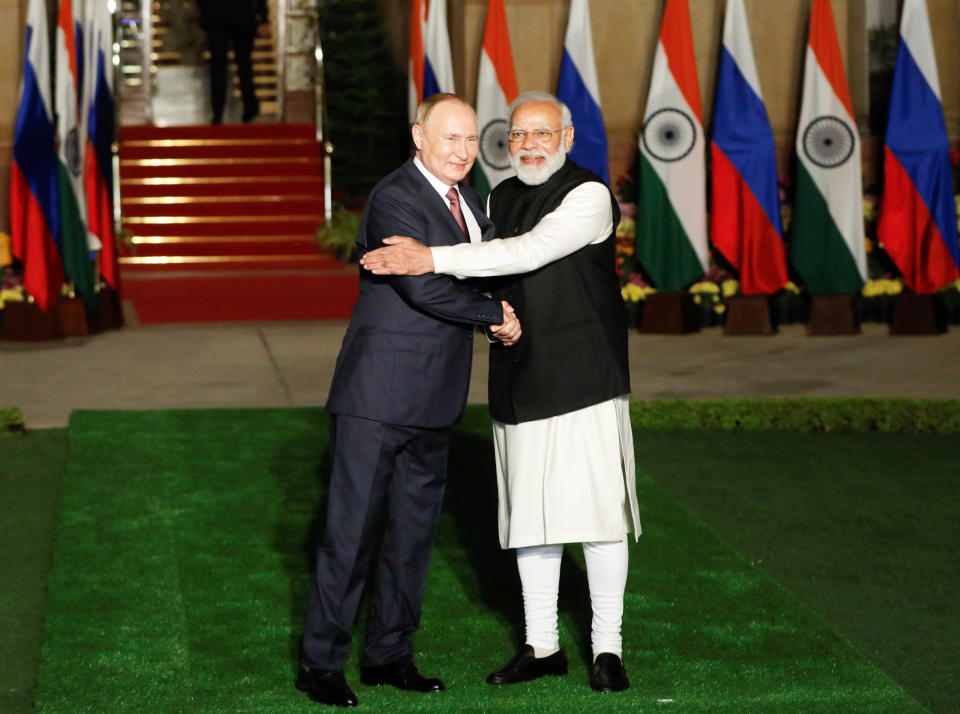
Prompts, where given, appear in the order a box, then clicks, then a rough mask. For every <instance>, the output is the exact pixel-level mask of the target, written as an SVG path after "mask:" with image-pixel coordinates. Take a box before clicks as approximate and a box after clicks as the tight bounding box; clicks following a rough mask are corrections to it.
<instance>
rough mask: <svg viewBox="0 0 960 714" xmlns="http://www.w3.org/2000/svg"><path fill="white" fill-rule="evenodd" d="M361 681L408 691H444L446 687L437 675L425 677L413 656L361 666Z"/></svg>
mask: <svg viewBox="0 0 960 714" xmlns="http://www.w3.org/2000/svg"><path fill="white" fill-rule="evenodd" d="M360 681H361V682H363V683H364V684H369V685H372V686H376V685H378V684H389V685H391V686H393V687H396V688H397V689H405V690H407V691H408V692H442V691H443V689H444V687H443V682H441V681H440V680H439V679H437V678H436V677H424V676H423V675H422V674H420V672H418V671H417V665H415V664H414V663H413V658H412V657H401V658H400V659H398V660H395V661H393V662H388V663H387V664H378V665H368V666H366V667H361V668H360Z"/></svg>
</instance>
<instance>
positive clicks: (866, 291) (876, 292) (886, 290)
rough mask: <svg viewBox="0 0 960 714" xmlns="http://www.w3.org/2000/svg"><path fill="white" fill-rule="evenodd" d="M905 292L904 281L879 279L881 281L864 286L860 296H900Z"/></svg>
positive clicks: (874, 281)
mask: <svg viewBox="0 0 960 714" xmlns="http://www.w3.org/2000/svg"><path fill="white" fill-rule="evenodd" d="M902 292H903V281H902V280H900V279H899V278H897V279H896V280H888V279H885V278H884V279H879V280H869V281H867V284H866V285H864V286H863V288H862V289H861V290H860V294H861V295H863V296H864V297H868V298H869V297H880V296H882V295H899V294H900V293H902Z"/></svg>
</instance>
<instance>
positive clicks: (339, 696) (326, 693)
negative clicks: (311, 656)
mask: <svg viewBox="0 0 960 714" xmlns="http://www.w3.org/2000/svg"><path fill="white" fill-rule="evenodd" d="M297 689H299V690H300V691H301V692H306V693H307V696H308V697H310V698H311V699H312V700H313V701H315V702H319V703H320V704H330V705H331V706H335V707H355V706H357V703H358V702H357V695H356V694H354V693H353V690H352V689H350V685H349V684H347V680H346V679H345V678H344V676H343V672H340V671H334V670H328V669H311V668H310V667H307V666H306V665H300V672H299V673H298V674H297Z"/></svg>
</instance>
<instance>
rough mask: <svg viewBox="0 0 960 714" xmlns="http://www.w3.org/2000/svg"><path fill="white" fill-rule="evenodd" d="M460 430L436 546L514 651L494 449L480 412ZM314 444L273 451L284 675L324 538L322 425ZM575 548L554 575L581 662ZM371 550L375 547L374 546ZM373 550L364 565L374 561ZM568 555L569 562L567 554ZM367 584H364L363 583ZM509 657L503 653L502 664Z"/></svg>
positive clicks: (294, 655) (510, 573)
mask: <svg viewBox="0 0 960 714" xmlns="http://www.w3.org/2000/svg"><path fill="white" fill-rule="evenodd" d="M465 421H466V423H465V424H464V425H461V426H458V427H456V428H455V429H454V430H453V431H452V432H451V441H450V460H449V467H448V480H447V488H446V495H445V498H444V506H443V512H442V514H441V521H440V525H439V528H438V534H437V540H436V544H435V548H436V549H437V550H438V551H439V552H442V553H443V556H444V558H445V560H446V561H447V562H448V563H449V565H450V568H451V570H452V572H453V573H454V574H455V576H456V577H457V578H458V579H459V580H460V582H461V583H462V585H463V587H464V590H465V591H466V592H467V593H468V594H469V597H470V598H471V602H472V603H473V606H474V607H476V608H477V610H478V612H479V611H488V612H491V613H494V614H495V616H496V617H497V618H498V619H499V620H500V621H501V622H503V624H504V627H505V628H506V629H508V630H509V631H510V635H511V637H512V639H513V640H514V642H515V643H516V645H517V646H518V647H519V646H520V645H521V644H523V642H524V626H523V623H524V621H523V602H522V597H521V592H520V581H519V577H518V575H517V568H516V558H515V551H513V550H506V551H505V550H502V549H501V548H500V544H499V539H498V535H497V488H496V475H495V474H496V468H495V464H494V458H493V445H492V442H491V440H490V438H489V436H487V435H488V434H489V419H488V418H487V417H486V409H485V408H484V409H480V408H471V409H469V410H468V414H467V417H466V420H465ZM317 426H318V433H317V439H316V441H315V442H314V443H313V444H311V445H310V446H309V447H307V446H306V445H305V444H304V443H303V440H302V438H300V439H297V440H295V441H291V442H290V443H289V444H286V445H284V447H283V448H282V449H281V450H280V451H278V454H277V458H276V460H275V462H274V465H273V468H272V470H273V474H274V477H275V478H276V480H277V483H279V484H280V486H281V489H282V493H283V498H282V502H281V511H280V512H279V513H278V518H277V522H276V525H275V530H274V548H275V550H276V552H277V553H278V554H279V556H280V559H281V562H282V564H283V569H284V570H285V571H286V574H287V582H288V584H289V609H288V622H289V636H288V642H287V652H288V657H289V660H290V663H291V665H290V666H291V673H295V672H296V668H297V663H298V661H299V653H300V634H301V628H302V626H303V617H304V612H305V608H306V603H307V594H308V591H309V588H310V583H311V580H312V577H313V572H314V567H315V559H316V544H317V542H318V540H319V539H320V537H321V536H322V534H323V527H324V523H325V521H326V511H327V486H328V483H329V479H330V469H329V464H330V450H329V442H328V436H329V435H328V429H329V422H328V419H327V418H326V415H324V418H322V419H321V420H319V422H318V424H317ZM305 448H309V449H311V450H312V452H313V453H314V454H315V457H313V456H311V458H308V459H301V460H298V461H297V462H296V464H298V465H297V466H294V465H293V463H294V462H293V461H292V460H291V458H290V454H291V453H296V452H303V451H304V449H305ZM579 548H580V546H579V545H573V546H571V547H570V548H568V552H567V554H566V557H565V558H564V563H563V567H562V570H561V575H560V600H559V609H560V616H561V622H562V626H567V627H569V628H570V629H572V630H573V631H572V632H571V633H570V634H571V635H572V636H573V637H575V638H576V642H577V645H578V647H579V652H580V654H581V656H582V658H583V659H584V662H587V663H588V662H589V661H590V659H591V648H590V617H591V609H590V599H589V588H588V585H587V578H586V573H585V571H584V568H583V561H582V557H580V555H579V553H574V552H571V551H572V550H573V549H576V550H579ZM376 550H379V548H377V549H376ZM376 550H375V552H374V554H373V556H372V558H371V562H372V563H375V562H376V555H377V554H376ZM571 556H574V557H571ZM368 584H369V580H368ZM366 611H367V598H366V595H365V596H364V598H363V600H362V601H361V603H360V607H359V608H358V618H357V624H356V625H355V628H354V640H355V642H362V636H363V631H362V629H363V627H364V626H365V620H366V617H365V613H366ZM511 654H512V652H509V653H503V655H504V660H506V658H507V657H508V656H510V655H511Z"/></svg>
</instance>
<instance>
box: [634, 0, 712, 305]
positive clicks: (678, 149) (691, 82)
mask: <svg viewBox="0 0 960 714" xmlns="http://www.w3.org/2000/svg"><path fill="white" fill-rule="evenodd" d="M638 163H639V165H640V181H639V183H640V194H639V197H638V200H637V253H636V254H637V258H638V259H639V260H640V263H641V264H642V265H643V267H644V268H645V269H646V270H647V272H648V273H649V274H650V276H651V277H652V278H653V280H654V282H655V283H656V285H657V289H658V290H660V292H664V293H675V292H679V291H681V290H683V289H685V288H686V287H687V286H688V285H689V284H690V283H692V282H693V281H694V280H696V279H698V278H699V277H700V276H702V275H703V274H704V272H706V270H707V186H706V179H707V170H706V141H705V140H704V137H703V104H702V102H701V100H700V84H699V82H698V80H697V63H696V59H695V58H694V54H693V31H692V29H691V26H690V6H689V5H688V4H687V0H667V4H666V6H665V7H664V10H663V23H662V25H661V26H660V41H659V42H658V43H657V54H656V56H655V57H654V60H653V76H652V77H651V78H650V93H649V94H648V95H647V107H646V110H645V112H644V116H643V129H642V130H641V132H640V159H639V162H638Z"/></svg>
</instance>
